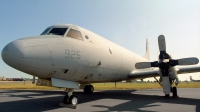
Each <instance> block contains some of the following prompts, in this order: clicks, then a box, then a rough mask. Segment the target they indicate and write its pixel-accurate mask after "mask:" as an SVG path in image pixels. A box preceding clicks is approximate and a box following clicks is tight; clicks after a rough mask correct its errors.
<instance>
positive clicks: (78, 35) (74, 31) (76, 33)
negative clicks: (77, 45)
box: [67, 29, 83, 40]
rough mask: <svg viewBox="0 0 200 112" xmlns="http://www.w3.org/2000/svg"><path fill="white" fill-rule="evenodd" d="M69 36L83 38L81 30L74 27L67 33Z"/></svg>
mask: <svg viewBox="0 0 200 112" xmlns="http://www.w3.org/2000/svg"><path fill="white" fill-rule="evenodd" d="M67 37H72V38H75V39H79V40H83V38H82V35H81V32H80V31H77V30H74V29H70V30H69V32H68V33H67Z"/></svg>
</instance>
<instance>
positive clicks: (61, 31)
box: [48, 28, 67, 35]
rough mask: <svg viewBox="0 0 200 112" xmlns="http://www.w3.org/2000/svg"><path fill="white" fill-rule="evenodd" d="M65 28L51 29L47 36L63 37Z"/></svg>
mask: <svg viewBox="0 0 200 112" xmlns="http://www.w3.org/2000/svg"><path fill="white" fill-rule="evenodd" d="M66 31H67V28H53V29H52V30H51V31H50V32H49V33H48V34H49V35H64V34H65V32H66Z"/></svg>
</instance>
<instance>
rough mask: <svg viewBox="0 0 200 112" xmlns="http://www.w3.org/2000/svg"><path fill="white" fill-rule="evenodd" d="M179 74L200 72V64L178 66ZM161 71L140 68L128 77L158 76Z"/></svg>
mask: <svg viewBox="0 0 200 112" xmlns="http://www.w3.org/2000/svg"><path fill="white" fill-rule="evenodd" d="M176 70H177V74H185V73H194V72H200V66H188V67H180V66H179V67H177V68H176ZM159 73H160V71H159V69H153V70H145V71H142V70H139V71H134V72H132V73H131V74H130V75H128V78H130V79H144V78H149V77H157V76H160V75H159Z"/></svg>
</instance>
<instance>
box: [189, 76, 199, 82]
mask: <svg viewBox="0 0 200 112" xmlns="http://www.w3.org/2000/svg"><path fill="white" fill-rule="evenodd" d="M190 81H191V82H200V80H194V79H192V76H190Z"/></svg>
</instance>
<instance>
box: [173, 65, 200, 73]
mask: <svg viewBox="0 0 200 112" xmlns="http://www.w3.org/2000/svg"><path fill="white" fill-rule="evenodd" d="M194 72H200V66H188V67H177V73H178V74H184V73H194Z"/></svg>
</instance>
